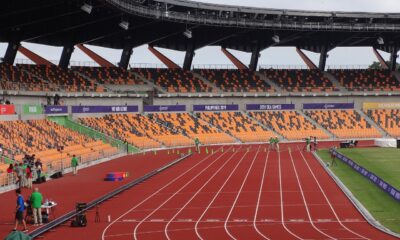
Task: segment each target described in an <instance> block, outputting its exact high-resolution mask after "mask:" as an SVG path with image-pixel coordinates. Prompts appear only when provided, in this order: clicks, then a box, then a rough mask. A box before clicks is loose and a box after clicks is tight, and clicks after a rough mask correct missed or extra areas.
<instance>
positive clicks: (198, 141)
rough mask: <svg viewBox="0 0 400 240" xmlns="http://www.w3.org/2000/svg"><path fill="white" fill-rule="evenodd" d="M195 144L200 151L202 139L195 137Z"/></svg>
mask: <svg viewBox="0 0 400 240" xmlns="http://www.w3.org/2000/svg"><path fill="white" fill-rule="evenodd" d="M194 145H195V146H196V151H197V152H199V150H200V149H199V148H200V140H199V139H198V138H195V139H194Z"/></svg>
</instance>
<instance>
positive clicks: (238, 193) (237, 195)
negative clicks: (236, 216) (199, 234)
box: [224, 146, 260, 239]
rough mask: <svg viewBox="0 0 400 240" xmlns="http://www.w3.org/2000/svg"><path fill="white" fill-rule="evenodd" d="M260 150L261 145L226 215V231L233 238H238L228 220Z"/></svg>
mask: <svg viewBox="0 0 400 240" xmlns="http://www.w3.org/2000/svg"><path fill="white" fill-rule="evenodd" d="M259 150H260V146H259V147H258V149H257V152H256V154H255V155H254V158H253V160H252V162H251V164H250V167H249V169H248V170H247V173H246V176H245V177H244V179H243V181H242V185H241V186H240V188H239V191H238V192H237V194H236V198H235V201H234V202H233V204H232V207H231V209H230V210H229V213H228V216H226V219H225V223H224V228H225V231H226V233H227V234H228V235H229V236H230V237H231V238H232V239H236V238H235V237H234V236H233V235H232V234H231V233H230V231H229V229H228V220H229V218H230V217H231V215H232V212H233V209H234V208H235V206H236V203H237V201H238V199H239V196H240V194H241V192H242V189H243V187H244V185H245V184H246V181H247V178H248V177H249V174H250V171H251V169H252V168H253V165H254V162H255V160H256V159H257V156H258V153H259Z"/></svg>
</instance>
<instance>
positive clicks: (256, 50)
mask: <svg viewBox="0 0 400 240" xmlns="http://www.w3.org/2000/svg"><path fill="white" fill-rule="evenodd" d="M259 58H260V44H258V41H257V43H255V44H254V45H253V46H252V49H251V58H250V65H249V69H250V70H251V71H256V70H257V65H258V59H259Z"/></svg>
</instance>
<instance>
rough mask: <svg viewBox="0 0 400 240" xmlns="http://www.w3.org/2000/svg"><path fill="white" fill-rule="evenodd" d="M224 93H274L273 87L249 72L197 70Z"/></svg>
mask: <svg viewBox="0 0 400 240" xmlns="http://www.w3.org/2000/svg"><path fill="white" fill-rule="evenodd" d="M196 72H198V73H199V74H200V75H202V76H203V77H204V78H205V79H207V80H208V81H210V82H212V83H214V84H215V85H216V86H217V87H219V88H220V89H222V90H223V91H224V92H274V90H273V89H272V87H271V86H270V85H268V84H267V83H266V82H264V81H263V80H261V79H260V77H259V76H257V75H256V74H255V73H254V72H252V71H249V70H231V69H229V70H222V69H202V70H196Z"/></svg>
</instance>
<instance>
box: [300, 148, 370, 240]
mask: <svg viewBox="0 0 400 240" xmlns="http://www.w3.org/2000/svg"><path fill="white" fill-rule="evenodd" d="M299 152H300V155H301V157H302V159H303V161H304V162H305V163H306V165H307V168H308V170H309V171H310V173H311V175H312V176H313V179H314V181H315V182H316V183H317V185H318V187H319V189H320V190H321V192H322V194H323V195H324V198H325V199H326V201H327V203H328V205H329V207H330V208H331V210H332V212H333V214H334V215H335V218H336V220H337V221H338V222H339V224H340V226H342V227H343V228H344V229H346V230H347V231H349V232H351V233H353V234H354V235H356V236H358V237H360V238H362V239H369V238H367V237H365V236H363V235H360V234H359V233H356V232H354V231H353V230H351V229H349V228H348V227H346V226H345V225H344V224H343V223H342V221H341V220H340V218H339V216H338V215H337V214H336V211H335V209H334V207H333V206H332V204H331V202H330V201H329V199H328V197H327V196H326V194H325V191H324V189H323V188H322V187H321V184H320V183H319V181H318V179H317V177H316V176H315V174H314V172H313V171H312V169H311V167H310V165H309V164H308V162H307V160H306V158H305V157H304V155H303V153H302V152H301V151H300V150H299Z"/></svg>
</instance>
